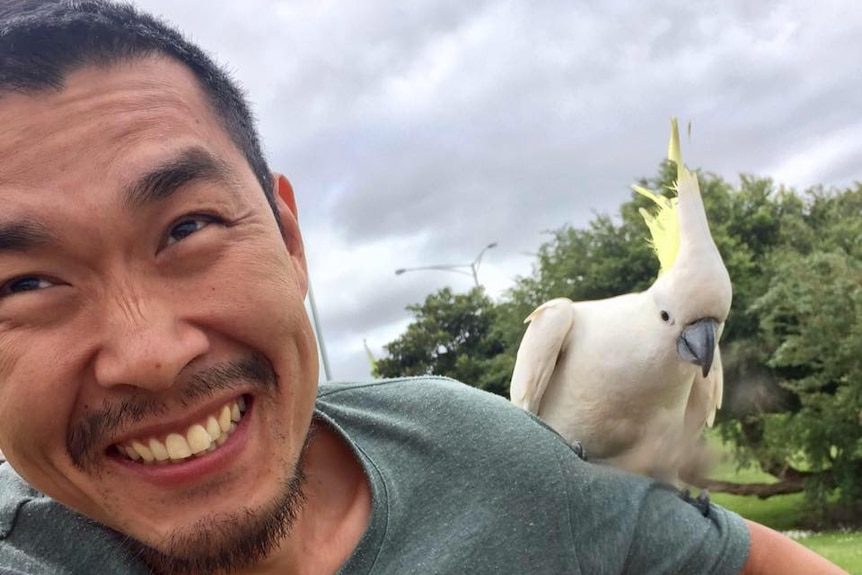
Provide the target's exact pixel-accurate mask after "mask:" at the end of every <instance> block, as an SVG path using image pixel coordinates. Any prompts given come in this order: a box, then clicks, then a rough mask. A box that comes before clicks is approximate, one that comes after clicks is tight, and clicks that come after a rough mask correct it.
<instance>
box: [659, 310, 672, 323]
mask: <svg viewBox="0 0 862 575" xmlns="http://www.w3.org/2000/svg"><path fill="white" fill-rule="evenodd" d="M661 320H662V321H670V314H669V313H667V312H666V311H664V310H661Z"/></svg>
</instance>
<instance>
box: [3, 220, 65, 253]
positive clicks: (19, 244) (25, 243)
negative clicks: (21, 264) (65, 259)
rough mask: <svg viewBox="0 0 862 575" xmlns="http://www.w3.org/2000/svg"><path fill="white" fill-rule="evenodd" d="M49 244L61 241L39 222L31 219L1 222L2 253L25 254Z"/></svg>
mask: <svg viewBox="0 0 862 575" xmlns="http://www.w3.org/2000/svg"><path fill="white" fill-rule="evenodd" d="M49 243H59V241H58V239H57V237H56V236H55V235H54V234H53V233H52V232H51V231H50V230H49V229H48V228H47V227H45V226H44V225H42V224H40V223H39V222H36V221H33V220H29V219H22V220H12V221H11V222H0V253H3V252H25V251H28V250H31V249H34V248H37V247H39V246H43V245H45V244H49Z"/></svg>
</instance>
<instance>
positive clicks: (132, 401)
mask: <svg viewBox="0 0 862 575" xmlns="http://www.w3.org/2000/svg"><path fill="white" fill-rule="evenodd" d="M239 383H251V384H253V385H254V386H255V389H257V390H259V391H262V392H264V393H271V392H273V391H274V390H275V389H277V388H278V377H277V376H276V374H275V370H274V369H273V367H272V365H270V363H269V362H268V361H267V360H266V359H265V358H264V357H263V356H262V355H260V354H251V355H249V356H247V357H244V358H241V359H237V360H233V361H229V362H224V363H220V364H216V365H213V366H210V367H206V368H204V369H201V370H200V371H197V372H195V373H193V374H192V375H190V376H188V378H187V381H186V382H185V384H184V385H183V386H182V387H181V388H180V389H179V390H178V391H177V393H178V398H177V399H176V400H175V401H176V402H178V403H179V404H180V405H181V406H182V407H188V406H189V405H191V404H192V403H194V402H195V401H197V400H199V399H201V398H205V397H210V396H212V395H215V394H216V393H217V392H219V391H223V390H226V389H231V388H234V387H236V386H237V385H238V384H239ZM168 410H169V405H168V404H167V403H166V402H165V401H164V400H163V399H159V398H156V397H153V396H151V395H148V394H147V392H145V391H140V390H138V391H137V392H136V393H135V394H133V395H132V396H130V397H128V398H127V399H125V400H123V401H121V402H119V403H108V402H107V401H105V402H104V403H103V404H102V406H101V407H100V408H99V409H98V410H96V411H94V412H92V413H89V414H87V415H86V416H85V417H84V418H83V419H82V420H81V421H80V422H78V423H76V424H74V425H73V426H72V427H71V429H70V430H69V435H68V437H67V439H66V447H67V449H68V451H69V454H70V456H71V458H72V462H73V463H74V464H75V466H76V467H77V468H78V469H80V470H81V471H87V470H88V469H95V466H96V464H97V462H98V461H99V459H100V456H101V450H100V448H99V446H101V445H104V440H105V437H109V436H111V435H113V434H115V433H116V432H117V431H118V430H121V429H123V428H125V427H128V426H130V425H133V424H135V423H138V422H139V421H142V420H144V419H146V418H148V417H158V416H160V415H164V414H165V413H167V412H168Z"/></svg>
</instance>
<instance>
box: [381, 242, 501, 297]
mask: <svg viewBox="0 0 862 575" xmlns="http://www.w3.org/2000/svg"><path fill="white" fill-rule="evenodd" d="M496 247H497V242H492V243H490V244H488V245H487V246H485V247H484V248H482V251H480V252H479V255H477V256H476V259H475V260H473V261H472V262H471V263H469V264H445V265H434V266H420V267H415V268H399V269H397V270H395V275H397V276H400V275H401V274H403V273H406V272H415V271H420V270H439V271H445V272H455V273H459V274H464V275H469V276H473V283H474V284H475V286H476V287H481V285H482V284H480V283H479V264H480V263H482V256H484V255H485V252H486V251H488V250H490V249H491V248H496ZM463 268H469V270H470V271H469V272H468V271H466V269H463Z"/></svg>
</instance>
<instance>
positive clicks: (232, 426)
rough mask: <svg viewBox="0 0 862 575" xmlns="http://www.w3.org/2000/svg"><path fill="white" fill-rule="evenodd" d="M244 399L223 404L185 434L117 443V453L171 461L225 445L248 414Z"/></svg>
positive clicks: (144, 459) (136, 458)
mask: <svg viewBox="0 0 862 575" xmlns="http://www.w3.org/2000/svg"><path fill="white" fill-rule="evenodd" d="M245 410H246V404H245V398H243V397H240V398H239V399H238V400H237V401H234V402H231V403H229V404H227V405H225V406H223V407H222V408H221V409H220V410H219V411H218V412H217V413H214V414H212V415H210V416H208V417H207V418H206V420H204V421H203V422H201V423H196V424H194V425H192V426H190V427H189V428H188V429H187V430H186V433H185V435H182V434H180V433H171V434H169V435H168V436H167V437H165V438H164V441H162V440H160V439H158V438H156V437H150V438H149V439H146V440H138V439H134V440H132V441H129V442H126V443H123V444H118V445H117V446H116V448H117V452H118V453H120V454H122V455H125V456H126V457H128V458H129V459H131V460H132V461H137V462H139V463H143V464H147V463H170V462H172V461H185V460H186V459H188V458H190V457H192V456H193V455H203V454H204V453H208V452H210V451H214V450H215V449H217V448H218V447H220V446H222V445H224V443H225V442H226V441H227V440H228V438H229V437H230V436H231V434H232V433H233V432H234V431H235V430H236V428H237V424H238V423H239V421H240V420H241V419H242V416H243V413H245Z"/></svg>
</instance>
